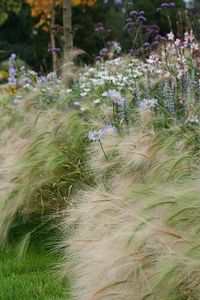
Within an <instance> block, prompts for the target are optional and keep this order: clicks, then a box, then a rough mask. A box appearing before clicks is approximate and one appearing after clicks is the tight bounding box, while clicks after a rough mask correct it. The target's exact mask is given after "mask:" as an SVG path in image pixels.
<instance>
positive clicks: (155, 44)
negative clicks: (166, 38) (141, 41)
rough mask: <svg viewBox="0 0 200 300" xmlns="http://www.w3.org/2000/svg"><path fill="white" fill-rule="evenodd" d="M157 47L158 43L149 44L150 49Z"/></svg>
mask: <svg viewBox="0 0 200 300" xmlns="http://www.w3.org/2000/svg"><path fill="white" fill-rule="evenodd" d="M157 46H159V43H158V42H153V43H152V44H151V47H157Z"/></svg>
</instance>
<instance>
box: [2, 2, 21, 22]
mask: <svg viewBox="0 0 200 300" xmlns="http://www.w3.org/2000/svg"><path fill="white" fill-rule="evenodd" d="M21 5H22V0H1V1H0V25H1V24H3V23H4V22H5V21H6V20H7V18H8V15H9V13H10V12H16V13H17V12H19V11H20V8H21Z"/></svg>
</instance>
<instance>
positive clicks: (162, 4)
mask: <svg viewBox="0 0 200 300" xmlns="http://www.w3.org/2000/svg"><path fill="white" fill-rule="evenodd" d="M160 7H161V8H168V7H169V3H166V2H163V3H161V5H160Z"/></svg>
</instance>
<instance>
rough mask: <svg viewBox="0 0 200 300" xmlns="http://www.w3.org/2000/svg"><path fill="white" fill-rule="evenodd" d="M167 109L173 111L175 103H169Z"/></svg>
mask: <svg viewBox="0 0 200 300" xmlns="http://www.w3.org/2000/svg"><path fill="white" fill-rule="evenodd" d="M166 109H167V110H169V111H173V110H174V105H173V104H170V105H167V106H166Z"/></svg>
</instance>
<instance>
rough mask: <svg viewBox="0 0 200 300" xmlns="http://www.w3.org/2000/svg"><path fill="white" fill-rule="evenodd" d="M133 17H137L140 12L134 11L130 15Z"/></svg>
mask: <svg viewBox="0 0 200 300" xmlns="http://www.w3.org/2000/svg"><path fill="white" fill-rule="evenodd" d="M129 15H130V16H131V17H133V16H137V15H138V12H137V11H136V10H132V11H131V12H130V14H129Z"/></svg>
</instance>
